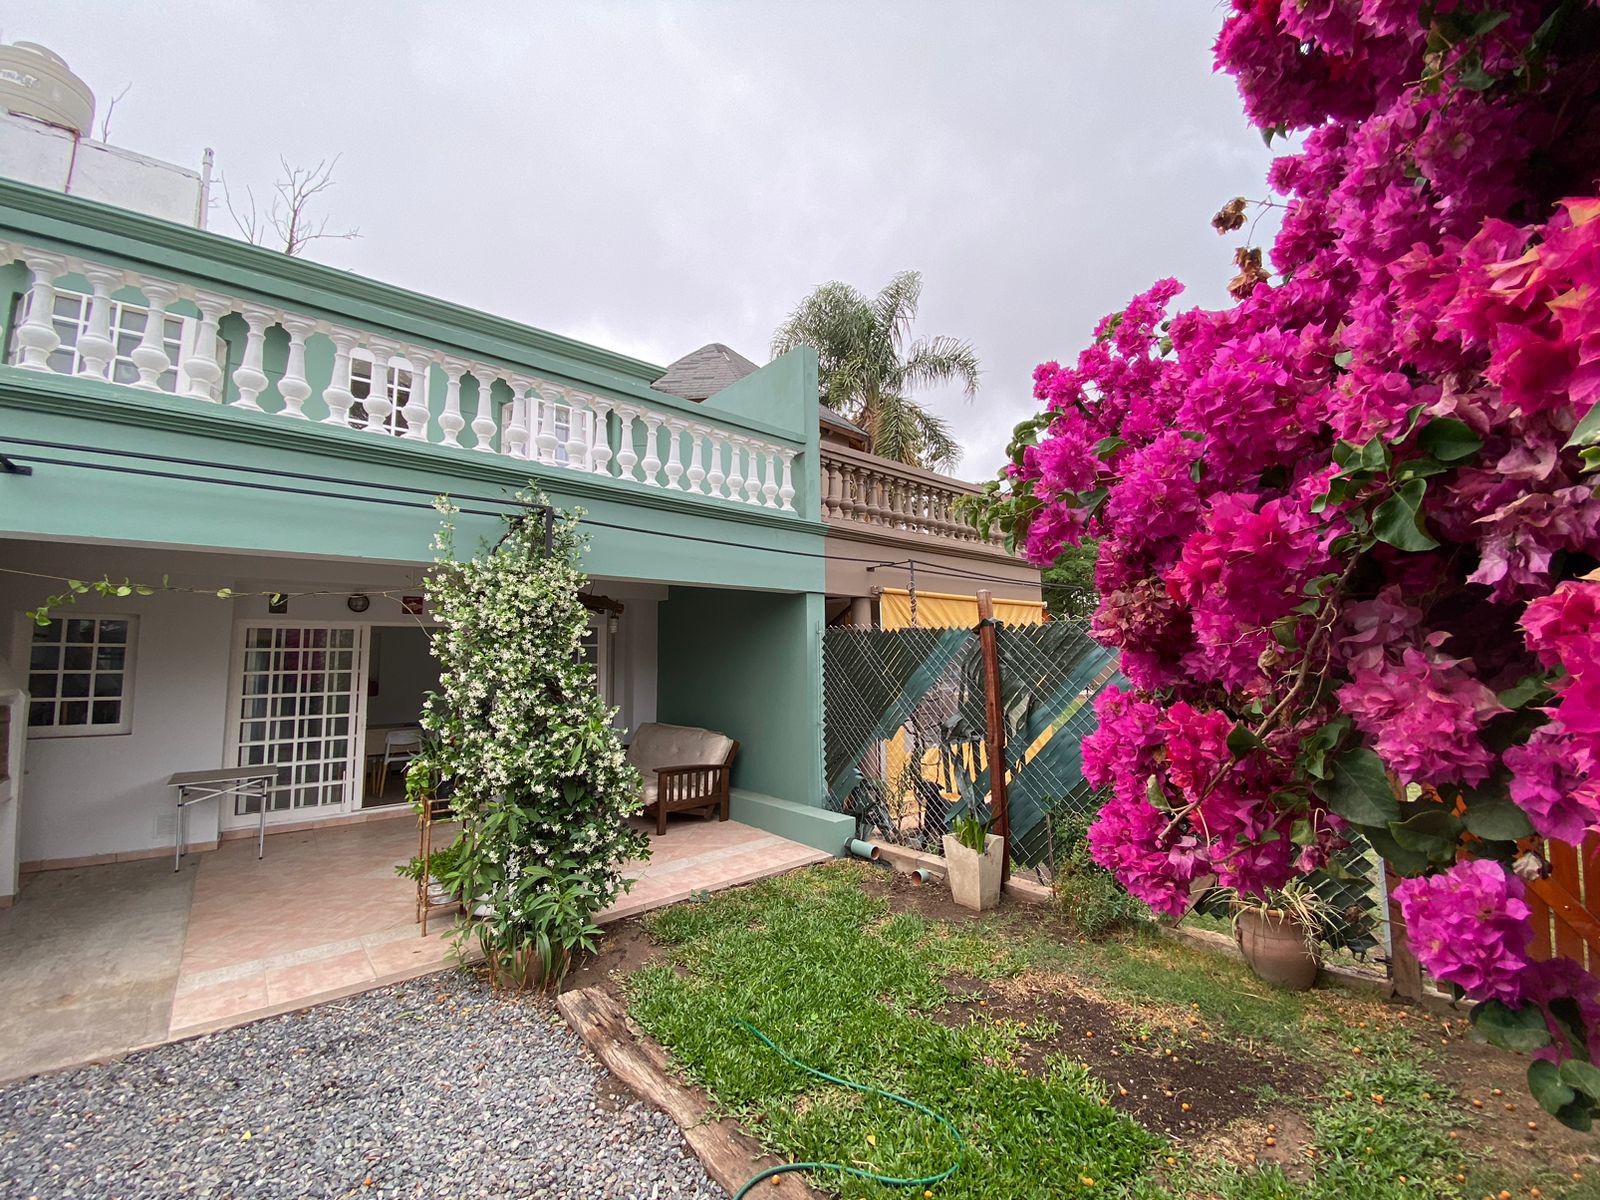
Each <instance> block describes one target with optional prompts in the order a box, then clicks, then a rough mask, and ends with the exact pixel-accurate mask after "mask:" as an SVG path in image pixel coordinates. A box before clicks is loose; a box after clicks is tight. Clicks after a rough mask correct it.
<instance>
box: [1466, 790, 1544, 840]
mask: <svg viewBox="0 0 1600 1200" xmlns="http://www.w3.org/2000/svg"><path fill="white" fill-rule="evenodd" d="M1466 821H1467V832H1468V833H1473V834H1476V835H1477V836H1478V837H1481V838H1483V839H1484V840H1485V841H1490V842H1514V841H1516V840H1517V839H1518V838H1525V837H1527V836H1528V835H1529V834H1531V833H1532V832H1533V826H1532V825H1531V824H1529V822H1528V814H1527V813H1525V812H1523V811H1522V810H1521V809H1520V808H1518V807H1517V806H1516V805H1515V804H1513V803H1512V802H1511V801H1510V800H1509V799H1506V798H1504V797H1498V796H1491V797H1485V798H1483V799H1481V800H1474V799H1472V798H1471V793H1468V799H1467V816H1466Z"/></svg>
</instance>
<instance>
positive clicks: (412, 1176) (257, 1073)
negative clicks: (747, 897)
mask: <svg viewBox="0 0 1600 1200" xmlns="http://www.w3.org/2000/svg"><path fill="white" fill-rule="evenodd" d="M624 1095H625V1093H623V1092H621V1091H620V1090H619V1089H618V1088H617V1087H616V1086H615V1085H614V1084H611V1083H610V1081H609V1079H608V1078H607V1077H606V1076H605V1074H604V1071H603V1068H600V1067H599V1066H597V1065H596V1064H595V1063H594V1062H593V1060H591V1059H589V1058H588V1057H587V1056H586V1055H585V1053H584V1052H583V1050H582V1047H581V1044H580V1043H579V1042H578V1040H577V1038H575V1037H574V1036H573V1035H572V1034H571V1033H570V1032H569V1031H568V1030H567V1028H566V1027H565V1025H563V1024H559V1023H555V1022H552V1021H551V1019H550V1009H549V1008H548V1007H547V1006H542V1005H540V1004H539V1003H538V1002H536V1001H534V1000H531V999H508V1000H505V1001H502V1000H501V999H500V998H499V997H496V996H494V995H493V994H492V993H491V992H490V991H489V990H488V988H487V986H486V985H485V984H483V983H482V982H480V981H479V980H477V979H476V978H474V977H473V976H472V975H470V974H468V973H466V972H453V973H450V974H445V975H436V976H433V977H431V978H426V979H419V980H413V981H412V982H410V983H404V984H399V985H397V986H394V987H389V988H384V989H381V990H379V991H375V992H368V993H366V994H364V995H360V996H353V997H350V998H349V999H346V1000H339V1001H335V1002H333V1003H330V1004H324V1005H321V1006H319V1007H317V1008H312V1009H304V1010H301V1011H300V1012H298V1013H291V1014H288V1015H285V1016H281V1017H274V1018H271V1019H269V1020H265V1021H258V1022H256V1023H254V1024H252V1025H246V1026H242V1027H240V1028H238V1029H230V1030H226V1031H224V1032H222V1033H217V1034H211V1035H209V1036H207V1037H203V1038H198V1039H195V1040H193V1041H188V1042H179V1043H175V1044H173V1045H168V1046H160V1047H157V1048H155V1049H153V1050H147V1051H142V1052H140V1053H137V1054H132V1055H129V1056H128V1057H127V1058H125V1059H123V1060H121V1061H120V1062H115V1063H110V1064H107V1065H104V1066H93V1067H82V1068H78V1069H76V1070H72V1071H66V1072H62V1073H59V1074H54V1075H40V1076H35V1077H33V1078H31V1079H26V1080H22V1081H20V1082H17V1083H14V1084H10V1085H8V1086H6V1087H4V1088H0V1130H4V1131H5V1132H4V1135H3V1136H0V1180H3V1181H4V1184H3V1188H0V1190H3V1191H4V1194H5V1195H6V1196H8V1197H10V1196H16V1197H20V1198H23V1200H26V1198H28V1197H34V1196H37V1197H39V1200H44V1198H45V1197H49V1200H91V1198H93V1200H103V1198H105V1197H108V1196H115V1197H117V1198H118V1200H157V1198H158V1197H159V1198H162V1200H165V1198H167V1197H181V1198H183V1200H190V1198H196V1200H224V1198H230V1200H231V1198H234V1197H239V1198H243V1197H249V1198H250V1200H280V1198H281V1200H300V1198H301V1197H307V1198H316V1200H322V1198H327V1200H332V1198H334V1197H352V1196H359V1197H361V1198H362V1200H402V1198H403V1200H421V1198H427V1200H436V1198H437V1200H447V1198H448V1200H468V1198H476V1197H495V1198H496V1200H499V1198H501V1197H539V1198H540V1200H726V1194H725V1193H724V1192H723V1191H722V1189H721V1188H720V1187H718V1186H717V1185H716V1184H715V1183H713V1182H712V1181H711V1180H710V1179H709V1178H707V1176H706V1174H705V1171H704V1169H703V1168H702V1167H701V1165H700V1163H699V1161H698V1160H697V1159H696V1158H695V1157H694V1155H693V1154H692V1153H691V1152H690V1151H689V1149H688V1148H687V1146H686V1145H685V1144H684V1141H683V1137H682V1134H681V1132H680V1131H679V1130H678V1128H677V1126H676V1125H675V1124H673V1122H672V1121H671V1119H670V1118H668V1117H667V1116H666V1115H665V1114H663V1113H660V1112H658V1111H656V1110H655V1109H653V1108H650V1107H648V1106H646V1105H643V1104H640V1103H639V1102H637V1101H631V1102H626V1103H624V1102H623V1097H624Z"/></svg>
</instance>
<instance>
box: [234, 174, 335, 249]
mask: <svg viewBox="0 0 1600 1200" xmlns="http://www.w3.org/2000/svg"><path fill="white" fill-rule="evenodd" d="M339 157H340V156H339V155H337V154H336V155H334V156H333V158H331V159H326V158H325V159H322V160H321V161H319V162H318V163H317V164H316V165H315V166H313V167H296V166H291V165H290V164H289V160H288V159H286V158H283V157H281V156H280V157H279V159H278V166H279V167H280V168H281V172H282V173H281V174H280V175H279V177H278V181H277V182H276V183H274V184H273V185H272V199H271V201H270V202H269V203H268V205H267V207H266V209H265V210H263V209H262V208H261V206H260V205H259V204H258V203H257V202H256V197H255V193H254V192H253V191H251V190H250V189H249V188H246V189H245V198H246V203H245V204H243V205H240V206H238V207H235V205H234V202H233V196H232V194H231V193H230V192H229V190H228V180H227V177H226V176H218V180H219V182H220V183H221V184H222V198H223V203H224V204H226V205H227V208H228V215H229V216H231V217H232V218H233V223H234V224H235V225H236V226H237V227H238V229H239V233H240V234H241V235H242V236H243V237H244V239H245V240H246V241H248V242H251V243H253V244H255V245H257V246H265V245H268V244H269V243H270V244H272V245H276V246H277V247H278V248H279V249H281V250H282V251H283V252H284V253H285V254H287V255H289V256H290V257H291V258H292V257H296V256H298V255H299V254H300V252H301V251H303V250H304V249H305V248H306V246H308V245H309V244H310V243H312V242H315V241H318V240H320V239H323V238H332V239H340V240H345V241H348V240H349V239H351V238H358V237H360V236H361V231H360V230H359V229H354V228H352V229H343V230H330V229H329V228H328V223H329V221H331V220H332V218H331V217H329V216H327V215H325V214H324V215H322V216H314V215H312V213H311V208H312V206H313V205H314V204H315V203H316V202H317V198H318V197H319V196H321V195H322V194H323V193H325V192H326V191H328V189H329V188H331V187H333V169H334V168H335V167H336V166H338V165H339Z"/></svg>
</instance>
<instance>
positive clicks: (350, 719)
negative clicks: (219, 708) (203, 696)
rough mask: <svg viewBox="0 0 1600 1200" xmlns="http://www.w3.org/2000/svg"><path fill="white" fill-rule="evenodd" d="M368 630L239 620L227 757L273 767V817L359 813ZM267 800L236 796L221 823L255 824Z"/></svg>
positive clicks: (270, 818)
mask: <svg viewBox="0 0 1600 1200" xmlns="http://www.w3.org/2000/svg"><path fill="white" fill-rule="evenodd" d="M367 642H368V637H367V629H366V627H365V626H362V625H352V624H344V623H330V624H321V625H310V624H305V623H302V622H294V621H283V622H262V623H240V624H239V625H238V627H237V628H236V631H235V635H234V652H233V661H234V668H233V685H232V699H231V702H230V712H229V718H228V726H229V728H228V753H229V758H230V761H231V762H233V763H234V764H235V765H237V766H241V767H257V766H267V767H275V768H276V769H277V772H278V779H277V782H276V783H275V784H274V785H273V786H272V787H271V788H270V789H269V790H268V793H267V820H268V821H269V822H271V821H274V820H278V821H290V820H307V819H312V818H316V817H324V816H334V815H336V814H339V813H346V812H352V811H354V810H355V809H356V808H357V807H358V806H359V804H360V786H361V752H362V749H363V748H362V745H361V738H362V729H363V726H364V718H363V714H362V705H363V704H364V700H365V695H366V688H365V686H364V681H365V679H366V659H367ZM260 803H261V801H260V799H259V798H257V797H254V796H251V797H237V798H236V799H235V800H234V802H233V804H232V806H231V807H228V808H225V810H224V811H223V814H222V825H223V828H224V829H228V828H233V827H242V826H249V825H254V824H255V823H256V822H257V820H258V819H259V818H258V817H257V815H256V814H257V813H258V812H259V811H260V808H259V806H260Z"/></svg>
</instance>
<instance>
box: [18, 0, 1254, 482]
mask: <svg viewBox="0 0 1600 1200" xmlns="http://www.w3.org/2000/svg"><path fill="white" fill-rule="evenodd" d="M1221 15H1222V12H1221V7H1220V6H1219V5H1218V4H1217V3H1214V2H1213V0H1057V2H1055V3H1046V4H1038V5H1032V4H1020V3H1019V4H998V3H984V4H971V5H954V4H949V5H946V4H939V3H934V2H932V0H913V2H911V3H905V4H880V3H864V2H859V0H857V2H851V3H841V4H829V3H822V2H820V0H805V2H804V3H798V2H787V3H760V2H757V0H740V2H736V3H693V2H690V0H683V2H679V3H645V2H629V3H622V2H618V3H594V4H556V3H539V4H529V3H521V2H515V3H513V2H512V0H506V2H505V3H502V4H498V5H491V4H470V3H463V2H460V0H451V2H449V3H436V4H425V3H400V2H399V0H394V2H390V3H371V4H369V3H355V2H351V0H341V2H338V3H321V4H310V3H299V4H297V3H291V2H289V0H271V2H266V3H250V2H248V0H228V2H227V3H209V4H208V3H200V2H197V0H188V2H185V3H165V4H163V3H156V2H152V0H99V2H92V0H8V2H7V4H6V13H5V16H4V17H3V26H0V37H3V38H4V40H6V41H15V40H31V41H38V42H42V43H44V44H45V45H48V46H49V47H50V48H51V49H53V50H55V51H56V52H57V53H59V54H61V55H62V56H63V57H64V58H65V59H66V60H67V62H68V64H69V65H70V66H71V67H72V68H73V70H74V71H75V72H77V73H78V74H79V75H80V76H82V77H83V78H84V79H85V80H86V81H87V82H88V83H89V84H90V86H91V87H93V88H94V89H95V92H96V94H97V96H98V98H99V100H100V103H101V106H102V110H103V108H104V105H105V103H106V101H107V100H108V99H109V98H110V97H111V96H113V95H115V94H116V93H117V92H118V91H119V90H120V89H121V88H122V87H123V86H124V85H125V84H128V83H132V85H133V86H132V88H131V90H130V91H129V92H128V94H127V96H126V98H125V99H123V101H122V102H121V104H120V105H118V107H117V109H116V114H115V117H114V118H113V122H112V127H111V134H110V136H111V140H112V141H113V142H116V143H118V144H119V145H122V146H125V147H127V148H128V149H131V150H136V151H139V152H141V153H145V154H150V155H153V156H156V157H159V158H164V159H168V160H171V161H173V162H177V163H181V164H185V165H192V166H196V167H197V166H198V165H199V162H200V159H201V154H202V152H203V150H204V149H205V147H207V146H210V147H213V148H214V149H215V151H216V161H217V167H218V169H219V170H220V171H221V173H222V174H223V175H224V176H225V177H226V178H227V179H228V181H229V182H230V184H231V185H232V187H233V190H234V192H235V194H237V193H238V192H240V191H241V190H242V188H243V186H244V185H246V184H253V185H255V187H256V189H257V191H258V192H260V191H263V190H265V189H266V188H267V187H270V184H271V182H272V180H273V178H274V177H275V175H276V173H277V159H278V156H279V155H280V154H282V155H285V156H287V157H288V158H289V159H290V161H292V162H298V163H311V162H315V161H316V160H318V159H321V158H324V157H331V156H332V155H335V154H339V155H342V156H343V157H342V159H341V161H340V164H339V169H338V175H337V186H336V187H335V189H334V190H333V191H332V192H331V193H330V194H329V197H328V205H327V208H328V211H329V212H330V213H331V214H332V216H333V218H334V220H335V222H338V223H343V224H346V225H355V226H359V228H360V230H361V237H360V238H359V239H358V240H354V241H339V242H321V243H318V244H316V245H315V246H314V247H312V248H311V249H310V251H309V252H308V257H311V258H315V259H317V260H319V261H321V262H325V263H329V264H331V265H334V266H338V267H344V268H348V269H351V270H354V271H357V272H360V273H362V274H365V275H370V276H374V277H376V278H378V279H381V280H384V281H386V282H389V283H395V284H399V285H401V286H403V287H407V288H412V289H414V290H416V291H420V292H427V293H430V294H433V295H437V296H441V297H444V298H446V299H449V300H453V301H458V302H460V303H463V304H467V305H470V306H472V307H474V308H480V309H484V310H487V311H489V312H492V313H496V314H498V315H501V316H506V317H511V318H513V319H516V320H518V321H522V322H525V323H527V324H530V325H536V326H539V327H541V328H544V329H549V330H553V331H555V332H557V333H562V334H567V335H569V336H572V337H578V338H582V339H585V340H588V341H592V342H596V343H598V344H600V345H603V346H606V347H608V348H610V349H614V350H618V351H621V352H623V353H627V354H632V355H635V356H637V357H640V358H643V359H646V360H649V361H652V362H657V363H662V364H665V363H667V362H669V361H671V360H672V359H673V358H676V357H677V356H678V355H680V354H684V353H687V352H688V351H690V350H693V349H695V348H696V347H698V346H700V345H702V344H704V343H706V342H710V341H721V342H726V343H727V344H729V345H731V346H733V347H734V348H735V349H737V350H739V351H741V352H742V353H744V354H746V355H748V356H749V357H750V358H753V359H755V360H756V361H757V362H765V361H766V358H767V346H768V344H769V341H770V338H771V335H772V330H773V328H774V326H776V325H777V324H778V322H779V321H780V320H781V319H782V318H783V316H784V315H785V314H786V313H787V312H788V311H789V310H790V309H791V308H793V306H794V305H795V303H796V302H797V301H798V300H799V299H800V298H801V297H802V296H803V295H804V294H805V293H806V292H807V291H808V290H809V289H810V288H811V287H812V286H813V285H814V284H817V283H820V282H823V281H825V280H829V279H841V280H845V281H847V282H849V283H852V284H854V285H856V286H857V287H859V288H861V289H863V290H866V291H872V290H876V288H877V287H878V286H880V285H881V284H882V283H883V282H884V281H885V280H886V279H887V278H888V277H889V276H890V275H891V274H892V273H894V272H895V271H897V270H901V269H904V268H908V267H914V268H917V269H919V270H921V271H922V272H923V276H924V290H923V306H922V316H921V320H920V322H919V331H920V332H922V333H925V334H952V335H955V336H959V337H964V338H967V339H969V340H971V342H972V343H973V345H974V346H975V347H976V349H977V352H978V354H979V356H980V358H981V360H982V363H983V368H984V371H983V378H982V385H981V388H980V391H979V394H978V397H977V399H976V400H975V401H974V402H972V403H970V404H968V403H966V402H965V401H963V400H962V399H961V397H960V395H959V393H958V392H951V393H950V394H933V395H931V396H930V399H931V401H932V403H933V405H934V407H935V408H936V409H937V410H938V411H940V412H942V413H944V414H945V415H946V416H948V417H949V418H950V419H951V420H952V421H953V423H954V425H955V428H956V431H957V433H958V435H959V437H960V440H961V441H962V443H963V444H964V446H965V447H966V451H967V454H966V458H965V460H964V462H963V464H962V466H961V468H960V471H959V473H960V474H962V475H964V476H966V477H968V478H978V479H981V478H985V477H987V476H988V475H990V474H991V473H992V472H993V471H994V470H995V469H996V468H997V467H998V465H999V463H1000V461H1001V457H1002V453H1003V448H1004V445H1005V442H1006V438H1007V435H1008V434H1009V432H1010V428H1011V426H1012V425H1013V424H1014V423H1015V422H1016V421H1018V420H1019V419H1021V418H1022V417H1024V416H1026V415H1028V413H1029V412H1031V411H1032V408H1033V403H1032V399H1031V396H1030V386H1031V382H1030V375H1031V372H1032V369H1033V366H1034V364H1035V363H1037V362H1039V361H1041V360H1044V359H1047V358H1065V357H1067V356H1069V355H1072V354H1074V353H1076V351H1077V350H1078V349H1079V348H1080V347H1081V346H1082V344H1083V342H1084V340H1085V339H1086V338H1087V336H1088V334H1089V332H1090V330H1091V329H1092V327H1093V324H1094V322H1095V321H1096V320H1097V319H1098V318H1099V317H1100V316H1101V315H1102V314H1104V313H1106V312H1108V311H1110V310H1111V309H1113V308H1117V307H1119V306H1120V305H1121V304H1122V303H1123V302H1124V301H1125V300H1126V299H1127V298H1128V297H1129V296H1130V295H1132V294H1133V293H1134V292H1135V291H1138V290H1140V289H1142V288H1143V287H1145V286H1147V285H1148V284H1149V283H1150V282H1151V281H1152V280H1154V279H1156V278H1159V277H1161V276H1163V275H1175V276H1177V277H1178V278H1179V279H1180V280H1182V281H1183V282H1184V283H1185V284H1186V285H1188V292H1187V298H1188V299H1189V300H1190V301H1192V302H1195V303H1202V304H1207V305H1215V304H1219V303H1221V302H1222V301H1223V300H1224V299H1225V295H1224V292H1223V285H1224V284H1225V282H1226V280H1227V279H1228V278H1229V276H1230V275H1231V274H1232V271H1231V269H1230V258H1231V252H1232V245H1233V243H1232V241H1230V240H1224V239H1219V238H1218V237H1217V236H1216V234H1215V233H1213V232H1212V230H1211V229H1210V227H1209V226H1208V224H1207V222H1208V220H1209V218H1210V216H1211V214H1212V213H1213V212H1215V211H1216V209H1217V208H1218V207H1219V206H1220V205H1221V204H1222V202H1223V201H1225V200H1226V199H1228V198H1229V197H1230V196H1234V195H1238V194H1248V195H1251V196H1256V195H1260V194H1261V192H1262V188H1263V183H1262V180H1263V176H1264V172H1265V169H1266V165H1267V162H1268V153H1267V151H1266V149H1265V148H1264V147H1263V146H1262V143H1261V139H1260V138H1259V136H1258V135H1257V134H1256V133H1255V132H1254V131H1253V130H1251V129H1250V128H1249V127H1248V126H1247V125H1246V124H1245V121H1244V119H1243V117H1242V115H1241V114H1240V111H1239V106H1238V102H1237V98H1236V96H1235V92H1234V88H1233V84H1232V81H1231V80H1229V79H1228V78H1226V77H1223V76H1218V75H1214V74H1213V73H1212V70H1211V43H1212V40H1213V38H1214V37H1215V35H1216V29H1217V26H1218V23H1219V21H1220V19H1221ZM212 227H213V228H215V229H218V230H221V231H225V232H231V231H232V230H231V223H230V221H229V219H228V216H227V213H226V212H225V211H223V210H221V209H220V208H218V209H217V210H215V211H214V212H213V214H212Z"/></svg>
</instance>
